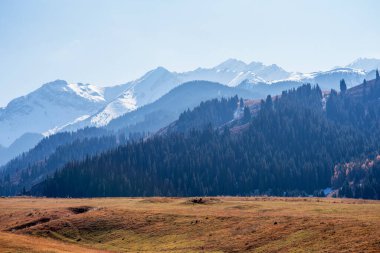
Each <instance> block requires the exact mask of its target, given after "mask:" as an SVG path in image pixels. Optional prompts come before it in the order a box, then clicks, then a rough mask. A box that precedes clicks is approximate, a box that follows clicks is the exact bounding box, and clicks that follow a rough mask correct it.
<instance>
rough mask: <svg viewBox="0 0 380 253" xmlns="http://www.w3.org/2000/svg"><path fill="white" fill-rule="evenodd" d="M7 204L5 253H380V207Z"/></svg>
mask: <svg viewBox="0 0 380 253" xmlns="http://www.w3.org/2000/svg"><path fill="white" fill-rule="evenodd" d="M204 200H205V203H203V204H193V203H191V199H186V198H94V199H47V198H21V197H20V198H1V199H0V230H1V232H0V252H380V201H364V200H352V199H330V198H320V199H319V198H265V197H260V198H254V197H250V198H237V197H221V198H219V197H218V198H205V199H204Z"/></svg>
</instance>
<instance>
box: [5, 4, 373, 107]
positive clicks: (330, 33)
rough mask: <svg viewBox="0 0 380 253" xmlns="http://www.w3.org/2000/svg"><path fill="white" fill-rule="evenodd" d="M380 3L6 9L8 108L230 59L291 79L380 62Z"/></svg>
mask: <svg viewBox="0 0 380 253" xmlns="http://www.w3.org/2000/svg"><path fill="white" fill-rule="evenodd" d="M379 11H380V1H378V0H367V1H366V0H360V1H359V0H355V1H354V0H352V1H350V0H324V1H321V0H314V1H312V0H304V1H301V0H287V1H285V0H277V1H276V0H261V1H259V0H257V1H254V0H249V1H248V0H247V1H244V0H241V1H239V0H230V1H221V0H208V1H207V0H199V1H195V0H191V1H190V0H188V1H174V0H172V1H170V0H166V1H164V0H161V1H158V0H156V1H154V0H151V1H143V0H134V1H126V0H121V1H109V0H107V1H106V0H103V1H95V0H88V1H85V0H61V1H59V0H28V1H27V0H24V1H21V0H0V106H5V105H6V104H7V103H8V102H9V101H10V100H11V99H12V98H14V97H16V96H20V95H24V94H26V93H28V92H30V91H32V90H34V89H36V88H38V87H39V86H41V84H43V83H46V82H49V81H52V80H56V79H64V80H67V81H69V82H84V83H93V84H97V85H103V86H105V85H113V84H120V83H125V82H127V81H129V80H132V79H135V78H137V77H139V76H141V75H142V74H144V73H145V72H146V71H148V70H150V69H152V68H155V67H156V66H159V65H160V66H164V67H166V68H168V69H169V70H172V71H184V70H191V69H194V68H196V67H199V66H202V67H210V66H214V65H216V64H218V63H220V62H222V61H224V60H225V59H227V58H238V59H241V60H244V61H246V62H250V61H262V62H264V63H266V64H271V63H276V64H278V65H280V66H281V67H283V68H284V69H286V70H289V71H304V72H306V71H315V70H323V69H328V68H331V67H333V66H337V65H345V64H347V63H349V62H351V61H353V60H354V59H355V58H357V57H374V58H380V32H379V31H380V19H379Z"/></svg>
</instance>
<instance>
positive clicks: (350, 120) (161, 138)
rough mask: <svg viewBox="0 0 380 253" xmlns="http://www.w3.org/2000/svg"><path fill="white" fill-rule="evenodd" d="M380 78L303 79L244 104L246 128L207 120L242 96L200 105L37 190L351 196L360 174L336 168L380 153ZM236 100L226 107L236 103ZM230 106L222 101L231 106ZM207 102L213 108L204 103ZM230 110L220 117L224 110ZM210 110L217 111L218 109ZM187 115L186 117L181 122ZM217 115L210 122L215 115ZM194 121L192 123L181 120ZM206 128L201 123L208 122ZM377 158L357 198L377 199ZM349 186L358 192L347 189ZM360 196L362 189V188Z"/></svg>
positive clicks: (63, 171)
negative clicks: (324, 87) (352, 82)
mask: <svg viewBox="0 0 380 253" xmlns="http://www.w3.org/2000/svg"><path fill="white" fill-rule="evenodd" d="M379 98H380V77H379V76H378V73H377V77H376V79H374V80H371V81H365V80H364V82H363V84H361V85H359V86H356V87H353V88H351V89H347V86H346V84H345V82H344V80H342V81H341V83H340V91H339V92H338V91H334V90H331V91H330V92H329V93H328V94H323V93H322V91H321V89H320V88H319V87H318V86H311V85H310V84H305V85H303V86H301V87H299V88H297V89H292V90H289V91H284V92H283V93H282V94H281V96H277V97H275V98H272V97H271V96H268V97H267V98H266V99H265V100H263V101H261V105H260V108H261V109H260V110H259V111H258V112H257V113H255V115H252V116H251V115H248V114H249V110H247V108H245V109H244V120H239V121H237V122H236V123H235V126H236V125H244V126H245V127H244V128H241V129H242V130H241V131H238V132H235V131H234V132H232V131H231V125H223V124H222V125H221V124H218V125H217V126H216V125H213V124H205V121H204V119H205V118H213V119H223V120H216V121H217V122H218V123H221V122H223V121H226V120H229V119H230V118H231V113H232V109H231V108H233V107H234V106H232V104H233V103H235V104H236V103H240V101H239V100H238V98H232V99H229V100H222V101H214V102H209V103H205V104H202V105H201V107H200V108H203V109H200V108H196V109H194V110H193V111H186V112H184V113H183V114H182V115H181V116H180V117H179V120H178V122H177V123H176V125H177V127H178V129H179V130H180V131H168V132H167V133H166V134H164V135H155V136H153V137H150V138H148V139H146V138H145V139H140V140H138V141H133V142H128V143H126V144H125V145H121V146H118V147H117V148H115V149H112V150H110V151H106V152H105V153H102V154H100V155H96V156H94V157H87V158H86V159H84V160H83V161H73V162H70V163H68V164H66V165H65V166H64V167H63V168H62V169H60V170H58V171H57V172H56V173H55V174H54V175H52V176H51V177H49V178H48V179H46V180H45V181H43V182H42V183H40V184H38V185H36V186H35V187H33V188H32V189H31V191H30V192H29V194H33V195H43V196H49V197H53V196H54V197H67V196H70V197H100V196H204V195H208V196H214V195H241V196H248V195H259V194H267V195H280V196H300V195H315V196H318V195H320V194H321V190H322V189H324V188H326V187H330V186H332V185H333V186H334V188H335V189H336V190H337V196H343V197H344V196H346V197H352V196H353V194H352V191H354V192H359V190H355V189H356V188H355V187H363V184H360V185H361V186H357V185H356V186H355V184H354V181H355V180H354V181H353V180H349V179H347V178H344V179H341V180H340V181H339V182H338V181H334V180H333V176H334V172H336V168H337V166H338V167H339V166H340V167H342V168H343V167H344V166H345V164H347V163H350V162H353V161H361V160H365V159H367V158H368V157H371V156H376V154H377V153H378V151H379V144H380V142H379V140H380V102H379V101H380V100H379ZM228 102H230V103H231V106H228V105H229V103H228ZM223 104H224V106H223ZM206 107H210V108H208V109H206ZM224 107H225V108H226V109H227V112H228V113H226V114H224V115H227V116H223V117H226V118H223V117H222V116H218V112H220V111H224V110H218V108H224ZM210 114H211V115H212V116H210ZM182 122H186V124H184V123H182ZM210 123H211V122H210ZM184 125H189V126H194V127H192V128H190V129H185V128H184V127H183V126H184ZM200 126H202V127H200ZM378 170H379V166H378V164H377V163H376V164H375V165H374V166H373V167H371V170H370V171H369V170H363V171H362V172H360V173H362V174H363V173H364V174H365V175H364V176H362V178H367V180H361V182H362V183H365V184H366V185H365V188H366V190H365V191H363V190H362V191H360V195H359V194H358V195H357V196H358V197H362V198H375V199H379V193H380V184H379V182H380V175H379V174H380V173H378ZM348 188H350V189H351V188H354V189H351V191H349V190H347V189H348ZM354 197H355V196H354Z"/></svg>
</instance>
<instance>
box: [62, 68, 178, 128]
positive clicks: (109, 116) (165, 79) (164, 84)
mask: <svg viewBox="0 0 380 253" xmlns="http://www.w3.org/2000/svg"><path fill="white" fill-rule="evenodd" d="M179 84H181V80H180V79H178V78H177V76H176V75H175V74H173V73H171V72H169V71H168V70H167V69H165V68H162V67H158V68H156V69H154V70H152V71H149V72H148V73H147V74H145V75H144V76H143V77H141V78H139V79H137V80H135V81H133V82H129V83H127V84H125V85H124V91H123V92H122V93H121V94H120V95H119V96H117V97H116V98H115V99H114V100H112V101H110V102H109V103H108V104H107V105H106V106H105V107H104V108H102V109H101V110H100V111H99V112H97V113H95V114H94V115H92V116H91V117H88V118H86V119H84V120H83V121H80V122H75V124H70V125H68V126H66V127H65V128H64V130H76V129H78V128H80V127H85V126H96V127H101V126H105V125H107V124H108V123H109V122H110V121H111V120H113V119H115V118H117V117H119V116H121V115H123V114H125V113H128V112H131V111H133V110H136V109H137V108H139V107H141V106H144V105H146V104H149V103H152V102H154V101H156V100H157V99H159V98H160V97H162V96H163V95H165V94H166V93H168V92H169V91H170V90H171V89H173V88H175V87H176V86H178V85H179Z"/></svg>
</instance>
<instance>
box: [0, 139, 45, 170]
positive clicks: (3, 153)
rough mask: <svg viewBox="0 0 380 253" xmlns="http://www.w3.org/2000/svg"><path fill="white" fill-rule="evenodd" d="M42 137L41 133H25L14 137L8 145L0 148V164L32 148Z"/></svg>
mask: <svg viewBox="0 0 380 253" xmlns="http://www.w3.org/2000/svg"><path fill="white" fill-rule="evenodd" d="M42 138H43V135H41V134H33V133H26V134H23V135H22V136H21V137H19V138H18V139H16V140H15V141H14V142H13V143H12V144H11V145H10V146H9V147H7V148H5V147H2V148H0V166H2V165H4V164H5V163H6V162H8V161H9V160H11V159H12V158H14V157H16V156H17V155H19V154H21V153H23V152H26V151H28V150H29V149H31V148H33V147H34V146H35V145H36V144H37V143H38V142H39V141H40V140H42Z"/></svg>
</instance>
